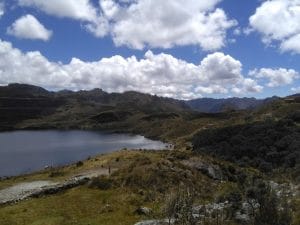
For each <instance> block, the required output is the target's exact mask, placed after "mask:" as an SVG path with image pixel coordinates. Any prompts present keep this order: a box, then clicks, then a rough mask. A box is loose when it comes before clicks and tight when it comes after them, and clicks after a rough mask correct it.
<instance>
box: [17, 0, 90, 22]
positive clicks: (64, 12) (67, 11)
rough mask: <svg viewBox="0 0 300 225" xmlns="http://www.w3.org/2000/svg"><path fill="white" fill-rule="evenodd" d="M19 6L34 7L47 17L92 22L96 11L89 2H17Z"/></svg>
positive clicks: (88, 0)
mask: <svg viewBox="0 0 300 225" xmlns="http://www.w3.org/2000/svg"><path fill="white" fill-rule="evenodd" d="M18 3H19V5H20V6H26V7H35V8H37V9H39V10H41V11H43V12H45V13H47V14H49V15H53V16H57V17H66V18H71V19H78V20H85V21H92V20H94V18H95V17H96V9H95V8H94V6H93V5H92V4H91V3H90V0H50V1H49V0H48V1H47V0H46V1H45V0H18Z"/></svg>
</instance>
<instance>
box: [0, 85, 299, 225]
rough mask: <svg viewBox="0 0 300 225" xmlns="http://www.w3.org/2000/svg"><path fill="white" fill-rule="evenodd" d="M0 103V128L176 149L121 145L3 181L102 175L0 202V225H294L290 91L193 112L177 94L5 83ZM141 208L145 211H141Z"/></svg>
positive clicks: (3, 184) (294, 129)
mask: <svg viewBox="0 0 300 225" xmlns="http://www.w3.org/2000/svg"><path fill="white" fill-rule="evenodd" d="M16 90H18V91H16ZM246 100H247V101H249V102H248V103H247V104H250V105H252V104H256V103H255V101H254V100H253V99H246ZM239 101H241V100H236V99H234V104H239ZM48 103H49V104H48ZM230 104H232V102H231V103H230ZM259 104H261V103H259ZM15 105H18V107H17V108H16V107H13V106H15ZM0 106H1V107H0V128H1V130H7V129H49V128H54V129H73V128H74V129H75V128H76V129H96V130H108V131H112V132H130V133H138V134H142V135H145V136H147V137H152V138H155V139H160V140H163V141H168V142H170V143H172V144H174V146H175V147H174V150H172V151H150V150H149V151H144V150H140V151H131V150H121V151H118V152H114V153H111V154H106V155H99V156H96V157H93V158H89V159H87V160H85V161H80V162H77V163H75V164H73V165H68V166H64V167H60V168H49V169H46V170H44V171H41V172H37V173H34V174H29V175H24V176H19V177H13V178H8V179H3V180H1V181H0V189H4V188H7V187H10V186H13V185H15V184H19V183H22V182H31V181H41V180H47V181H53V182H58V181H64V180H66V179H70V178H71V177H74V176H78V175H82V174H86V173H93V172H95V171H98V172H99V171H105V172H106V173H102V174H109V175H101V176H98V177H94V178H92V179H91V180H90V181H89V182H88V183H86V184H84V185H81V186H79V187H76V188H73V189H67V190H64V191H62V192H59V193H57V194H55V195H45V196H42V197H41V198H32V199H28V200H26V201H22V202H20V203H18V204H12V205H2V206H0V224H1V225H52V224H53V225H68V224H70V225H71V224H72V225H88V224H90V225H110V224H116V225H118V224H120V225H131V224H134V223H136V222H138V221H141V220H148V219H169V221H170V222H171V221H175V222H176V224H180V225H182V224H186V225H193V224H203V225H216V224H217V225H221V224H222V225H239V224H251V225H298V224H299V221H300V214H299V212H300V200H299V196H298V195H297V193H298V192H297V191H298V189H299V158H300V156H299V147H300V143H299V140H300V136H299V115H300V114H299V110H300V103H299V98H298V97H294V98H293V97H289V98H287V99H276V100H274V101H273V100H272V101H271V102H269V101H268V102H264V103H263V104H262V105H261V106H260V107H258V108H254V109H251V110H241V111H237V110H235V109H233V108H232V107H231V106H228V105H225V106H224V105H222V106H220V107H221V108H222V109H224V110H221V111H222V112H218V113H200V112H195V111H192V110H191V109H190V108H188V107H187V105H186V104H184V103H183V102H181V101H177V100H173V99H168V98H160V97H157V96H151V95H145V94H140V93H136V92H126V93H124V94H114V93H113V94H108V93H105V92H103V91H102V90H100V89H95V90H92V91H89V92H88V91H80V92H69V91H62V92H57V93H53V92H48V91H46V90H44V89H41V88H38V87H33V86H26V85H25V86H22V88H20V86H19V85H11V86H8V87H7V88H0ZM218 107H219V106H218ZM225 109H226V110H225ZM297 188H298V189H297ZM283 190H285V191H283ZM143 207H147V208H149V209H151V210H148V211H149V213H144V212H143V210H140V209H141V208H143ZM146 211H147V210H146ZM195 212H196V214H197V215H200V216H199V217H194V215H195ZM203 215H204V216H203Z"/></svg>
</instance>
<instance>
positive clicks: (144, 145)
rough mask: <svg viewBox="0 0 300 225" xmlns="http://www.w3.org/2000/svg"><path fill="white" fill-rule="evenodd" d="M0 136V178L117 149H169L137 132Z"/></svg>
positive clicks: (34, 132)
mask: <svg viewBox="0 0 300 225" xmlns="http://www.w3.org/2000/svg"><path fill="white" fill-rule="evenodd" d="M1 139H2V143H3V147H2V150H0V156H1V158H2V160H0V162H1V161H2V163H1V164H2V167H3V168H2V169H1V171H2V174H0V176H1V177H2V178H3V177H14V176H17V175H24V174H30V173H32V172H35V171H40V170H42V169H43V168H48V167H54V168H55V167H61V166H65V165H69V164H72V163H76V162H78V161H83V160H86V159H88V158H91V157H93V156H96V155H99V154H107V153H111V152H115V151H119V150H121V149H137V150H138V149H154V150H163V149H172V148H173V145H172V144H169V143H165V142H161V141H156V140H152V139H148V138H146V137H144V136H141V135H135V134H128V133H112V132H110V131H104V132H103V131H99V130H31V131H29V130H16V131H6V132H0V140H1ZM8 159H9V161H10V162H7V160H8ZM15 165H18V166H15ZM7 166H8V167H7ZM9 168H12V169H11V172H9V171H10V169H9ZM22 168H23V169H22ZM5 171H7V172H5Z"/></svg>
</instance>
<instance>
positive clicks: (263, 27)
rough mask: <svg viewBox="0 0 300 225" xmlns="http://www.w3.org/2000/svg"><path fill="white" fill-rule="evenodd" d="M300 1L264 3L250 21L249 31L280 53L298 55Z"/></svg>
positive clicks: (272, 0)
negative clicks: (277, 46) (273, 44)
mask: <svg viewBox="0 0 300 225" xmlns="http://www.w3.org/2000/svg"><path fill="white" fill-rule="evenodd" d="M299 21H300V0H268V1H264V2H263V3H262V4H261V5H260V6H259V7H258V8H257V9H256V12H255V14H253V15H252V16H251V17H250V19H249V22H250V30H252V31H257V32H259V33H260V34H261V35H262V40H263V42H265V43H266V44H271V43H273V42H274V43H275V44H277V43H278V45H279V48H280V50H281V51H290V52H294V53H300V42H299V39H300V38H299V35H300V23H299Z"/></svg>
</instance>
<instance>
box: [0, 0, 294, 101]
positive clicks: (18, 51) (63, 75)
mask: <svg viewBox="0 0 300 225" xmlns="http://www.w3.org/2000/svg"><path fill="white" fill-rule="evenodd" d="M299 62H300V0H268V1H263V0H244V1H241V0H210V1H207V0H197V1H195V0H164V1H161V0H64V1H61V0H51V1H50V0H0V85H7V84H9V83H27V84H33V85H38V86H42V87H44V88H46V89H48V90H61V89H71V90H82V89H84V90H90V89H93V88H101V89H103V90H104V91H107V92H124V91H129V90H130V91H131V90H134V91H139V92H144V93H150V94H155V95H159V96H164V97H172V98H177V99H194V98H201V97H214V98H228V97H256V98H265V97H270V96H273V95H277V96H287V95H291V94H295V93H299V92H300V63H299Z"/></svg>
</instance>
